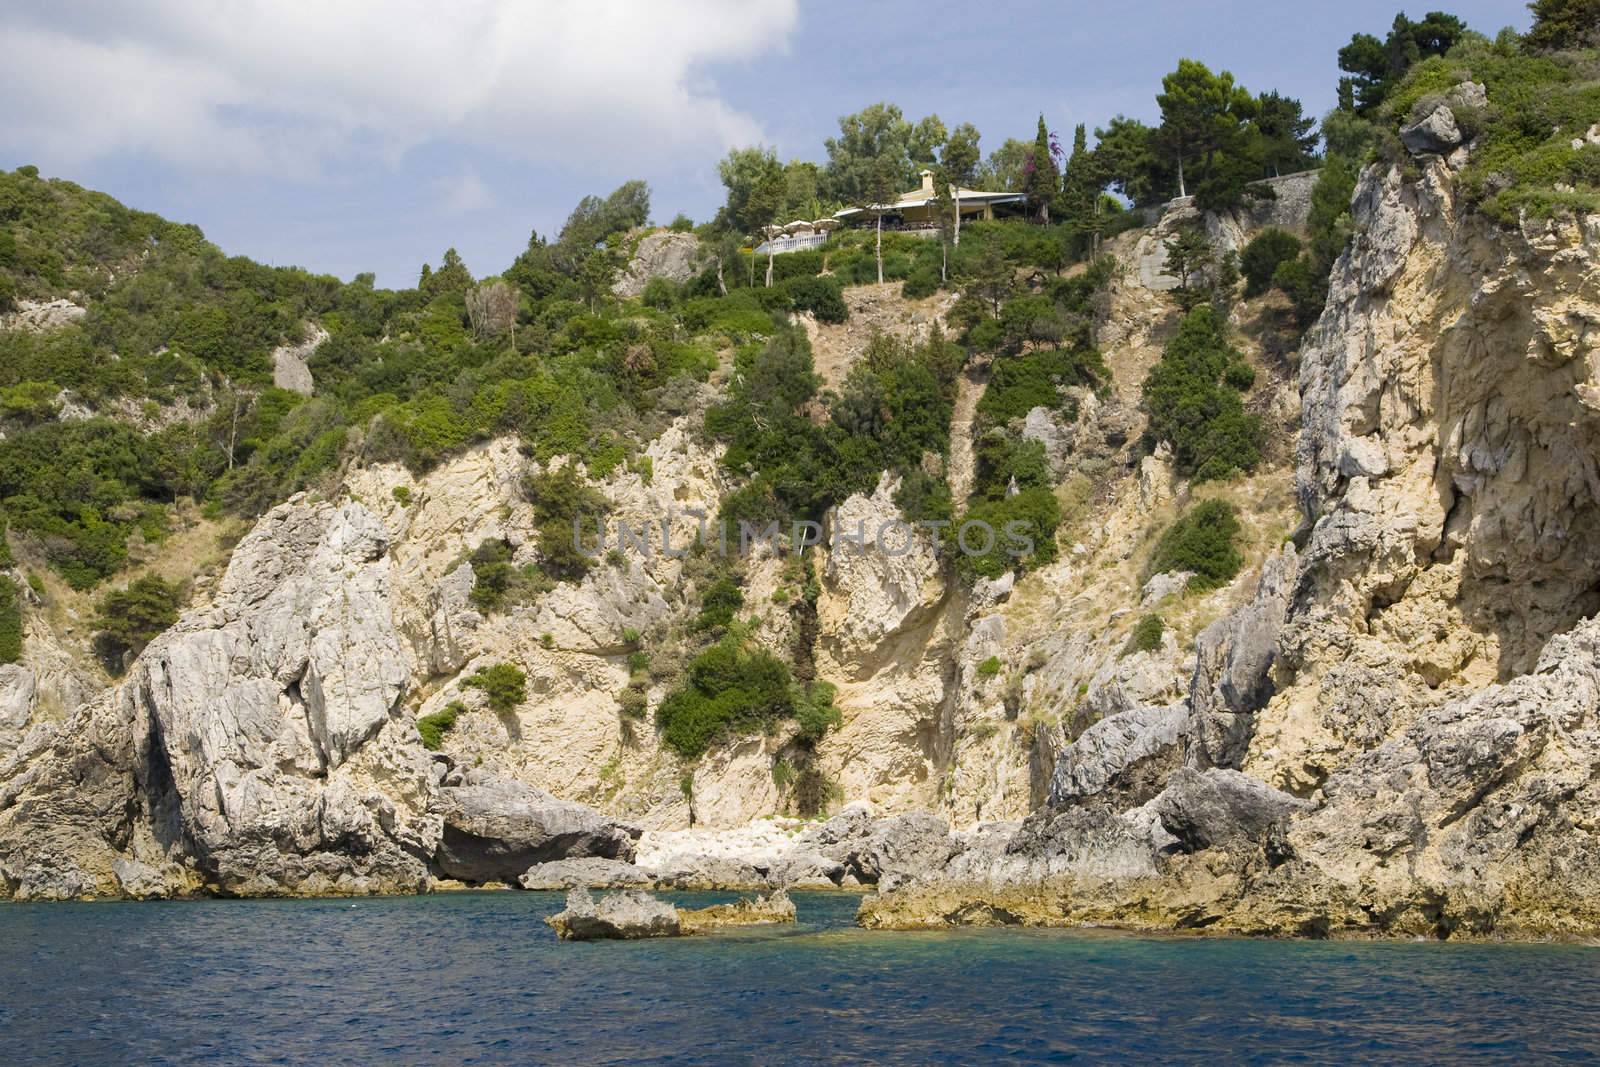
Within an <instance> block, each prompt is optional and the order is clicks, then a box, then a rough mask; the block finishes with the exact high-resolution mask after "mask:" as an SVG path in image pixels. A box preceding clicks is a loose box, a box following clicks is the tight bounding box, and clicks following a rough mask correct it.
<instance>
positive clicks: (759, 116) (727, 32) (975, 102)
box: [0, 0, 1528, 285]
mask: <svg viewBox="0 0 1600 1067" xmlns="http://www.w3.org/2000/svg"><path fill="white" fill-rule="evenodd" d="M1435 6H1442V7H1445V8H1446V9H1447V10H1450V11H1452V12H1455V13H1457V14H1459V15H1461V16H1462V17H1464V18H1465V19H1466V20H1467V21H1468V23H1469V24H1470V25H1472V26H1473V27H1474V28H1475V29H1478V30H1480V31H1483V32H1487V33H1490V34H1493V33H1494V32H1495V31H1497V30H1498V29H1500V28H1501V27H1503V26H1514V27H1516V28H1517V29H1525V28H1526V26H1527V23H1528V15H1527V12H1526V9H1525V7H1524V5H1523V4H1522V3H1521V2H1514V0H1498V2H1495V0H1461V2H1455V3H1447V2H1444V0H1436V3H1432V4H1427V5H1416V6H1413V7H1408V8H1406V10H1407V12H1408V14H1410V15H1412V16H1413V17H1420V16H1421V15H1422V13H1423V12H1424V11H1426V10H1428V9H1430V8H1432V7H1435ZM1396 10H1397V7H1396V5H1395V3H1394V0H1383V2H1370V0H1346V2H1343V3H1339V4H1305V3H1284V2H1278V3H1266V2H1259V0H1249V2H1244V0H1236V2H1222V3H1200V2H1194V3H1171V2H1165V0H1163V2H1155V0H1123V2H1121V3H1117V4H1101V3H1094V4H1089V3H1078V2H1072V3H1045V2H1037V0H1029V2H1013V3H1004V2H1002V3H992V4H987V5H985V4H975V3H972V2H971V0H963V2H960V3H955V4H946V3H943V2H941V0H921V2H917V3H911V2H902V0H893V2H888V3H875V4H861V3H855V4H850V3H843V2H838V0H816V2H812V0H675V2H672V3H667V2H664V0H663V2H657V3H642V2H640V3H635V2H632V0H584V2H578V3H574V2H571V0H457V3H455V4H452V5H441V4H436V3H431V2H424V0H390V2H387V3H382V2H379V0H345V2H344V3H342V4H333V3H328V2H327V0H318V2H315V3H304V2H299V0H294V2H288V0H280V2H277V3H269V2H267V0H230V2H228V3H225V4H216V3H212V2H208V0H146V2H144V3H140V4H120V3H111V2H108V3H92V2H81V0H55V2H36V0H0V56H5V57H6V60H7V62H5V63H3V64H0V99H6V100H7V101H8V108H7V110H8V116H7V121H6V122H5V123H4V125H3V127H0V165H3V166H5V167H7V168H10V167H15V166H17V165H20V164H22V163H34V164H36V165H38V166H39V167H40V169H41V170H42V171H43V172H44V173H46V174H49V175H52V176H58V177H65V178H70V179H72V180H74V181H77V182H79V183H81V184H83V185H87V186H90V187H93V188H97V189H102V190H105V191H106V192H109V193H111V194H112V195H114V196H116V197H118V198H119V199H121V200H123V201H124V202H125V203H128V204H130V205H132V206H135V207H140V208H144V209H147V210H151V211H157V212H159V213H161V214H163V215H166V216H167V217H169V218H173V219H177V220H181V221H186V222H195V223H198V224H199V225H200V226H201V227H202V228H203V229H204V230H205V232H206V234H207V236H209V237H210V238H211V239H212V240H214V241H216V242H217V243H218V244H220V245H221V246H222V247H223V248H224V249H225V250H227V251H229V252H233V253H239V254H244V255H249V256H251V257H253V258H256V259H259V260H262V261H265V262H269V263H276V264H284V265H287V264H296V265H299V266H304V267H308V268H310V269H313V270H318V271H327V272H330V273H334V274H337V275H340V276H341V277H345V278H349V277H351V276H352V275H354V274H355V273H357V272H359V271H364V270H371V271H375V272H377V274H378V279H379V282H380V284H385V285H407V284H411V283H413V282H414V281H415V278H416V273H417V270H418V268H419V267H420V265H421V264H422V263H423V262H424V261H431V262H435V263H437V261H438V259H439V255H440V253H441V252H442V251H443V250H444V249H445V248H446V247H449V246H452V245H453V246H455V247H456V248H458V249H459V250H460V252H461V254H462V256H463V257H464V258H465V260H466V262H467V264H468V266H469V267H471V268H472V269H473V271H474V272H475V273H477V274H479V275H484V274H492V273H496V272H498V271H500V270H502V269H504V268H505V266H507V265H508V264H509V263H510V261H511V260H512V259H513V258H514V257H515V256H516V254H517V253H518V252H519V251H520V250H521V248H522V247H523V246H524V245H525V244H526V242H527V239H528V234H529V231H530V230H532V229H538V230H539V231H540V232H552V231H554V230H555V229H557V228H558V227H559V226H560V224H561V221H562V220H563V219H564V218H565V217H566V215H567V213H568V212H569V211H570V210H571V208H572V206H573V204H575V203H576V202H577V200H578V199H579V198H580V197H582V196H583V195H584V194H586V193H591V192H594V193H605V192H608V191H609V190H610V189H612V188H613V187H615V186H616V185H618V184H619V183H621V182H622V181H625V180H627V179H629V178H634V177H642V178H645V179H646V180H648V181H649V182H650V184H651V187H652V189H653V191H654V197H653V205H654V214H655V215H656V217H657V218H658V219H662V220H665V219H668V218H670V217H672V216H673V215H674V214H676V213H677V212H679V211H683V212H687V213H688V214H689V215H690V216H691V217H693V218H695V219H697V220H699V219H703V218H706V217H708V216H709V215H710V214H711V213H712V212H713V211H714V210H715V209H716V206H717V204H718V203H720V201H721V188H720V186H719V185H718V184H717V179H716V161H717V160H718V158H720V156H721V155H722V153H723V152H724V151H725V150H726V148H727V147H729V146H730V145H734V144H744V143H752V142H755V141H761V142H764V143H768V144H772V145H775V146H776V147H777V148H778V150H779V152H780V153H781V154H782V155H783V156H785V157H786V158H787V157H795V156H798V157H802V158H814V159H821V158H822V155H823V149H822V142H823V139H824V138H825V137H827V136H828V135H829V134H830V133H832V132H833V131H834V130H835V128H836V125H835V124H836V121H837V118H838V116H839V115H841V114H844V113H846V112H849V111H854V110H856V109H858V108H860V107H861V106H863V105H865V104H868V103H871V102H873V101H876V100H890V101H893V102H895V103H897V104H899V105H900V106H901V107H902V108H903V109H904V110H905V112H906V113H907V115H908V116H909V117H912V118H918V117H921V116H922V115H925V114H928V113H929V112H935V113H937V114H938V115H939V116H940V117H941V118H943V119H944V120H945V122H946V123H947V124H950V125H953V124H954V123H956V122H962V121H970V122H973V123H974V124H976V125H977V127H978V129H979V130H980V131H981V132H982V134H983V148H984V150H985V151H986V152H987V151H989V150H992V149H993V148H995V147H996V146H998V145H999V144H1000V143H1001V142H1002V141H1004V140H1005V139H1006V138H1007V137H1013V136H1023V137H1028V136H1031V135H1032V131H1033V126H1034V121H1035V117H1036V116H1037V114H1038V113H1039V112H1040V111H1041V110H1042V111H1043V112H1044V114H1045V116H1046V119H1047V120H1048V122H1049V124H1050V126H1051V127H1052V128H1053V129H1056V130H1059V131H1061V132H1062V134H1063V136H1070V131H1071V129H1072V126H1073V125H1074V124H1076V123H1078V122H1085V123H1088V124H1089V126H1090V128H1091V129H1092V128H1093V127H1094V125H1095V124H1096V123H1103V122H1104V121H1105V120H1106V119H1108V118H1109V117H1110V116H1112V115H1114V114H1117V113H1119V112H1120V113H1124V114H1129V115H1134V116H1137V117H1142V118H1147V119H1149V118H1153V117H1154V115H1155V101H1154V96H1155V93H1156V91H1157V89H1158V88H1159V84H1160V79H1161V75H1162V74H1164V73H1165V72H1167V71H1169V70H1171V69H1172V67H1173V66H1174V65H1175V64H1176V61H1177V59H1178V58H1179V57H1182V56H1186V57H1191V58H1195V59H1200V60H1202V61H1204V62H1206V63H1208V64H1209V65H1211V66H1212V67H1213V69H1218V68H1221V69H1228V70H1231V71H1233V73H1234V74H1235V76H1236V77H1237V78H1238V79H1239V80H1240V81H1241V82H1242V83H1243V84H1244V85H1246V86H1248V87H1249V88H1250V89H1252V90H1264V89H1269V88H1276V89H1278V90H1279V91H1280V92H1284V93H1287V94H1289V95H1291V96H1297V97H1299V98H1300V99H1301V100H1303V101H1304V102H1305V104H1306V105H1307V108H1308V109H1309V110H1311V111H1313V112H1315V113H1318V114H1320V113H1322V112H1323V111H1325V110H1326V109H1328V108H1329V107H1331V106H1332V104H1333V92H1334V86H1335V84H1336V81H1337V78H1338V71H1337V67H1336V62H1335V52H1336V51H1337V49H1338V47H1339V45H1340V44H1341V43H1343V42H1344V41H1346V40H1348V39H1349V37H1350V35H1351V34H1352V33H1355V32H1358V31H1364V32H1370V33H1375V34H1378V35H1379V36H1381V35H1382V34H1383V33H1384V32H1385V30H1386V29H1387V27H1388V25H1389V23H1390V22H1391V20H1392V19H1393V17H1394V13H1395V11H1396ZM219 12H220V14H219Z"/></svg>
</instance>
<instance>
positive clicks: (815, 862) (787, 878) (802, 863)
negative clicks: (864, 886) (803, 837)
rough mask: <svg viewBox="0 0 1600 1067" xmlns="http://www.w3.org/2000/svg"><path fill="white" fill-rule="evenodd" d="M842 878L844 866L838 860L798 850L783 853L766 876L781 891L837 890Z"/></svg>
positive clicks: (818, 853) (817, 853)
mask: <svg viewBox="0 0 1600 1067" xmlns="http://www.w3.org/2000/svg"><path fill="white" fill-rule="evenodd" d="M844 876H845V866H844V864H843V863H842V862H840V861H839V860H836V859H833V858H832V857H830V856H824V855H823V854H822V853H820V852H812V851H809V850H806V849H800V848H796V849H792V850H791V851H789V852H787V853H785V854H784V856H783V857H782V858H781V859H780V860H779V861H778V863H777V864H776V865H774V867H773V868H772V870H771V871H770V872H769V874H768V878H769V879H770V880H771V882H772V884H773V885H775V886H778V887H779V888H782V889H837V888H838V887H839V885H840V884H841V883H842V882H843V881H844Z"/></svg>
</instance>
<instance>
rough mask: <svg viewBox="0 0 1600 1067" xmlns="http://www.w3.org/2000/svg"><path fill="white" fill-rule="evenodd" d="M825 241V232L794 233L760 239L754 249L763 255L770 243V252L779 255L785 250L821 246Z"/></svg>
mask: <svg viewBox="0 0 1600 1067" xmlns="http://www.w3.org/2000/svg"><path fill="white" fill-rule="evenodd" d="M827 243H828V235H827V234H825V233H794V234H786V235H785V236H783V237H775V238H773V239H772V240H771V241H762V242H761V243H760V244H758V245H756V249H755V251H756V255H758V256H764V255H766V254H767V252H768V248H767V246H768V245H771V246H772V248H771V252H772V254H773V255H775V256H781V255H783V253H785V252H804V251H805V250H806V249H808V248H821V247H822V246H823V245H825V244H827Z"/></svg>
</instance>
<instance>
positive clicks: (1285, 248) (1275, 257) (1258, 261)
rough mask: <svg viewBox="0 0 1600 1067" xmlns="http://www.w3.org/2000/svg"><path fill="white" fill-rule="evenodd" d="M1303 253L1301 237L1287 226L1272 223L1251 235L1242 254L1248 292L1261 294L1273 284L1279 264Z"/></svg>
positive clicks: (1249, 293) (1252, 294)
mask: <svg viewBox="0 0 1600 1067" xmlns="http://www.w3.org/2000/svg"><path fill="white" fill-rule="evenodd" d="M1299 254H1300V238H1298V237H1296V236H1295V235H1294V234H1292V233H1290V232H1288V231H1287V230H1280V229H1278V228H1276V227H1269V228H1267V229H1265V230H1262V231H1261V232H1260V233H1258V234H1256V235H1255V236H1254V237H1252V238H1251V239H1250V243H1249V244H1247V245H1245V246H1244V251H1243V252H1241V253H1240V254H1239V272H1240V273H1241V274H1243V275H1244V283H1245V284H1244V295H1245V296H1247V297H1251V296H1260V295H1261V294H1262V293H1264V292H1266V291H1267V289H1268V288H1270V287H1271V285H1272V275H1273V272H1274V271H1276V270H1277V269H1278V264H1280V263H1285V262H1288V261H1289V260H1291V259H1294V258H1295V257H1296V256H1298V255H1299Z"/></svg>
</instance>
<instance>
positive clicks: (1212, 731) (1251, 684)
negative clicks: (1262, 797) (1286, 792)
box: [1188, 544, 1296, 768]
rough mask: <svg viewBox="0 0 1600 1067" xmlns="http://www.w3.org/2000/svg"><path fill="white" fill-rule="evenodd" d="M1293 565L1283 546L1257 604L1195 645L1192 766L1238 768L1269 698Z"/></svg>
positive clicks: (1265, 569)
mask: <svg viewBox="0 0 1600 1067" xmlns="http://www.w3.org/2000/svg"><path fill="white" fill-rule="evenodd" d="M1295 563H1296V557H1295V550H1294V546H1293V545H1290V544H1286V545H1284V546H1283V548H1282V549H1280V550H1279V552H1278V553H1277V554H1276V555H1274V556H1272V557H1271V558H1269V559H1268V560H1267V562H1266V563H1265V564H1263V565H1262V568H1261V578H1260V580H1259V581H1258V582H1257V583H1256V595H1255V599H1254V600H1252V601H1251V602H1250V603H1249V604H1248V605H1247V606H1245V607H1244V608H1242V609H1240V610H1239V611H1236V612H1234V613H1233V614H1232V615H1229V616H1228V617H1227V618H1224V619H1219V620H1218V621H1217V622H1214V623H1212V624H1211V625H1210V626H1208V627H1206V629H1205V630H1204V631H1202V632H1201V634H1200V636H1199V637H1198V638H1197V639H1196V641H1195V668H1194V679H1193V681H1192V682H1191V683H1190V686H1189V713H1190V723H1189V728H1188V732H1189V735H1190V738H1191V744H1190V746H1189V762H1190V763H1191V764H1192V765H1194V766H1197V767H1201V768H1205V767H1237V766H1239V765H1240V763H1241V762H1242V761H1243V759H1244V756H1245V752H1246V749H1247V748H1248V747H1249V744H1250V738H1251V735H1252V732H1253V728H1254V724H1255V719H1254V714H1255V712H1256V711H1258V710H1260V708H1261V707H1262V705H1264V704H1265V703H1266V702H1267V699H1268V698H1269V697H1270V696H1271V695H1272V679H1271V676H1270V671H1271V668H1272V662H1273V658H1274V656H1275V654H1276V648H1277V638H1278V630H1279V628H1280V627H1282V625H1283V619H1284V615H1285V613H1286V612H1287V611H1288V609H1289V598H1290V596H1291V594H1292V592H1293V583H1294V577H1295Z"/></svg>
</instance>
